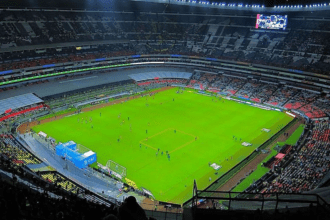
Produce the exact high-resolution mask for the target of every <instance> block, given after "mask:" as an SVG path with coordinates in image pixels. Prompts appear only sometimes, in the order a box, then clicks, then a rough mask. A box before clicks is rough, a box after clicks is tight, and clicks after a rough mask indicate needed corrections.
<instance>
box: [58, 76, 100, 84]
mask: <svg viewBox="0 0 330 220" xmlns="http://www.w3.org/2000/svg"><path fill="white" fill-rule="evenodd" d="M96 77H98V76H90V77H85V78H80V79H71V80H67V81H63V82H60V83H67V82H74V81H80V80H85V79H90V78H96Z"/></svg>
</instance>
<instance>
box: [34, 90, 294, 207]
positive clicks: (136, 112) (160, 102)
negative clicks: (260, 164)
mask: <svg viewBox="0 0 330 220" xmlns="http://www.w3.org/2000/svg"><path fill="white" fill-rule="evenodd" d="M177 90H178V89H176V88H173V89H169V90H166V91H163V92H159V93H157V94H156V95H154V96H152V97H150V96H145V97H142V98H138V99H134V100H130V101H127V102H124V103H122V104H116V105H112V106H108V107H105V108H102V109H97V110H93V111H90V112H86V113H81V114H79V115H74V116H70V117H65V118H63V119H61V120H57V121H53V122H49V123H46V124H41V125H38V126H35V127H34V130H35V131H37V132H39V131H43V132H45V133H47V134H48V135H50V136H51V137H53V138H55V139H56V140H57V141H61V142H65V141H69V140H73V141H75V142H76V143H79V144H82V145H84V146H86V147H88V148H90V149H91V150H93V151H95V152H96V153H97V160H98V162H99V163H101V164H103V165H105V164H106V162H107V161H108V160H113V161H115V162H116V163H119V164H120V165H123V166H125V167H126V168H127V178H128V179H130V180H132V181H134V182H135V183H136V185H137V186H138V187H144V188H146V189H148V190H149V191H151V192H152V193H153V195H154V196H155V198H156V199H157V200H161V201H167V202H173V203H183V202H184V201H186V200H187V199H189V198H191V196H192V185H193V180H194V179H195V180H196V181H197V184H198V187H199V188H205V187H206V186H208V185H209V184H210V183H211V182H210V180H209V178H210V177H211V181H214V180H215V179H216V178H218V177H219V176H220V175H222V174H223V173H225V172H226V171H228V170H229V169H230V168H232V167H233V166H234V165H236V164H237V163H238V162H240V161H241V160H242V159H244V158H245V157H246V156H247V155H249V154H250V153H251V152H253V151H254V150H255V149H256V148H257V147H258V146H259V145H260V144H262V143H263V142H264V141H266V140H267V139H269V138H270V137H271V136H272V135H273V134H275V133H276V132H277V131H278V130H279V129H280V128H281V127H282V126H285V125H286V124H287V123H289V122H290V121H291V120H292V118H291V117H289V116H288V115H286V114H285V113H282V112H277V111H267V110H263V109H259V108H255V107H251V106H248V105H245V104H240V103H237V102H235V101H229V100H225V99H222V100H221V101H220V100H219V98H216V97H211V96H206V95H202V94H198V93H197V92H195V91H194V90H191V89H186V90H184V92H183V93H181V92H180V93H177V92H176V91H177ZM90 118H92V122H90ZM86 119H88V120H87V122H86ZM263 128H267V129H270V130H271V131H270V132H268V133H267V132H265V131H262V129H263ZM233 136H235V137H237V140H235V139H234V138H233ZM118 139H119V141H118ZM240 139H242V142H249V143H252V144H253V145H252V146H249V147H244V146H242V142H240ZM158 149H160V150H159V153H158V154H157V152H158ZM166 151H168V152H169V154H170V158H168V157H167V156H166ZM161 152H163V155H162V154H161ZM209 162H211V163H217V164H219V165H221V166H222V168H221V169H220V170H219V171H218V174H217V175H216V174H215V173H216V171H215V170H214V169H213V168H212V167H210V166H209Z"/></svg>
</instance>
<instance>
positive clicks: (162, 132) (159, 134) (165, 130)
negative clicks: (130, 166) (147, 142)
mask: <svg viewBox="0 0 330 220" xmlns="http://www.w3.org/2000/svg"><path fill="white" fill-rule="evenodd" d="M170 129H173V128H168V129H165V130H164V131H161V132H158V133H157V134H154V135H152V136H150V137H148V139H149V138H153V137H155V136H157V135H160V134H162V133H164V132H166V131H168V130H170ZM142 141H143V140H142Z"/></svg>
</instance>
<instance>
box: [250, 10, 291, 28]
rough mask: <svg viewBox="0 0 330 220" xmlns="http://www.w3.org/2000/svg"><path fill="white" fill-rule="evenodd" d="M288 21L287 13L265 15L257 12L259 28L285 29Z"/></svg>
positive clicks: (257, 25) (257, 26)
mask: <svg viewBox="0 0 330 220" xmlns="http://www.w3.org/2000/svg"><path fill="white" fill-rule="evenodd" d="M287 23H288V16H287V15H263V14H257V22H256V28H257V29H276V30H285V29H286V25H287Z"/></svg>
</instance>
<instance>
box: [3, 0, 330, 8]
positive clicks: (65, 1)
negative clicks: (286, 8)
mask: <svg viewBox="0 0 330 220" xmlns="http://www.w3.org/2000/svg"><path fill="white" fill-rule="evenodd" d="M177 1H185V2H189V1H197V2H200V1H201V2H202V1H203V2H209V4H212V3H226V4H244V5H245V4H251V5H253V4H259V5H264V6H265V7H274V6H278V5H295V4H302V5H307V4H321V3H322V4H324V3H327V4H329V0H161V2H162V4H168V3H174V2H177ZM134 6H135V5H134V0H56V1H44V0H29V1H27V0H15V1H13V0H1V1H0V7H15V8H25V7H29V8H66V9H67V8H77V9H78V8H80V9H81V8H84V9H96V10H100V9H101V8H106V9H107V10H127V9H128V8H130V9H131V10H132V9H134V8H135V7H134ZM144 6H145V7H148V6H146V5H145V4H144Z"/></svg>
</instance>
